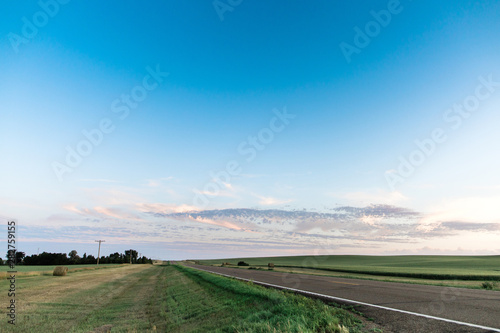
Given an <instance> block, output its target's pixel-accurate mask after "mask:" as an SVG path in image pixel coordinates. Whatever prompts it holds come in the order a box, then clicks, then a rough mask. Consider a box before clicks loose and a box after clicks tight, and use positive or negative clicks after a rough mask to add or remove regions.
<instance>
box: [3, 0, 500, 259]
mask: <svg viewBox="0 0 500 333" xmlns="http://www.w3.org/2000/svg"><path fill="white" fill-rule="evenodd" d="M1 6H2V8H1V9H2V11H1V12H2V13H4V14H3V17H2V20H1V21H0V35H1V36H2V42H1V44H0V57H1V59H2V61H1V62H0V74H1V80H0V101H1V102H0V116H1V118H0V153H1V156H2V157H3V163H2V164H1V165H0V175H1V176H2V177H1V183H2V186H1V187H0V216H2V219H4V220H5V219H12V218H14V219H17V220H18V222H19V224H20V226H21V229H20V233H19V237H20V249H21V250H25V251H26V252H27V253H28V254H30V253H36V252H37V251H49V252H55V251H60V252H66V253H67V252H69V251H70V250H72V249H76V250H77V251H78V252H79V253H80V252H81V253H83V252H87V253H93V252H96V248H97V247H96V246H95V244H94V239H105V240H106V243H105V246H104V247H103V251H104V253H107V252H115V251H123V250H124V249H128V248H130V247H132V248H136V249H138V251H139V252H141V253H143V254H145V255H148V256H151V257H155V258H175V259H181V258H202V257H205V258H206V257H228V256H244V255H248V256H251V255H255V256H259V255H288V254H310V253H325V254H326V253H328V254H336V253H339V254H341V253H342V254H344V253H352V254H358V253H360V254H394V253H409V254H416V253H423V254H427V253H432V254H452V253H458V254H476V253H481V254H492V253H498V251H499V250H500V249H499V247H498V236H499V230H500V215H499V210H498V202H499V200H500V195H499V191H500V176H499V175H498V172H497V170H498V169H499V167H500V158H499V157H498V156H500V155H499V154H498V152H499V148H498V147H499V146H498V144H497V143H498V142H500V140H499V139H500V134H499V133H500V132H499V131H498V125H499V121H500V116H499V113H498V109H499V107H500V103H499V100H500V91H499V90H500V84H499V83H498V82H500V73H499V60H498V54H500V44H499V43H498V42H497V41H498V38H499V31H500V20H498V13H499V12H500V11H499V10H500V4H499V3H498V2H496V1H482V2H481V3H477V2H473V1H440V2H438V3H436V2H431V1H409V0H401V1H394V0H391V1H359V2H357V3H356V4H350V3H339V2H330V1H318V2H317V3H315V4H311V3H310V2H306V1H292V2H290V1H274V2H272V3H265V4H264V3H255V2H250V1H245V0H243V1H239V2H238V1H233V2H229V1H227V0H221V1H218V2H217V1H214V2H211V1H205V2H202V1H197V2H189V3H187V2H183V1H169V2H162V3H160V2H155V3H150V4H143V3H139V2H132V1H125V2H119V1H110V2H107V3H106V4H101V3H97V2H94V3H92V2H90V3H89V2H85V3H80V2H76V1H67V2H64V1H60V2H59V1H56V0H47V1H43V0H42V1H41V2H39V3H36V2H32V3H30V4H27V3H19V2H14V1H10V2H4V3H2V5H1ZM360 31H361V32H360ZM346 45H348V47H350V48H351V49H350V50H353V49H355V50H356V51H355V52H350V53H349V52H348V53H347V54H346V51H345V50H346V49H345V47H346ZM84 133H87V135H85V134H84ZM89 137H90V139H89ZM92 140H93V141H92ZM68 152H70V153H68ZM71 152H74V153H71ZM75 154H78V156H76V157H75ZM68 155H72V157H68ZM68 161H69V162H68ZM71 162H72V163H73V164H72V165H69V164H71ZM228 165H229V167H228ZM228 168H229V169H231V172H232V173H230V172H229V169H228ZM217 175H219V178H220V179H215V178H214V177H216V176H217ZM299 211H300V212H302V213H301V214H298V213H296V212H299ZM395 212H397V213H395ZM266 214H267V215H266ZM321 214H327V215H321ZM328 214H329V215H328ZM2 223H3V222H2ZM4 224H5V223H4Z"/></svg>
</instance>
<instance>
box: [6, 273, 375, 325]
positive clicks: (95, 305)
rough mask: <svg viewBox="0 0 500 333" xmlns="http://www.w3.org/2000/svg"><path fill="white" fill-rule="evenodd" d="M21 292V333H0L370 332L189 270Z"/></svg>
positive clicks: (347, 318)
mask: <svg viewBox="0 0 500 333" xmlns="http://www.w3.org/2000/svg"><path fill="white" fill-rule="evenodd" d="M18 286H22V288H21V289H20V290H21V291H22V292H20V293H19V295H17V297H16V299H17V304H18V308H17V322H16V326H15V327H12V326H11V325H9V324H7V321H6V320H4V321H2V322H0V332H27V333H29V332H37V333H38V332H44V333H45V332H47V333H50V332H99V329H102V328H105V327H107V328H110V329H111V332H364V331H368V330H367V329H364V328H363V323H362V320H361V319H360V318H359V316H356V315H354V314H352V313H350V312H348V311H346V310H344V309H341V308H337V307H333V306H328V305H325V304H324V303H322V302H320V301H318V300H313V299H309V298H306V297H303V296H300V295H295V294H291V293H288V292H282V291H278V290H274V289H266V288H263V287H260V286H256V285H253V284H251V283H245V282H242V281H238V280H234V279H230V278H225V277H221V276H218V275H214V274H210V273H206V272H201V271H197V270H194V269H191V268H187V267H183V266H151V265H131V266H125V267H121V268H116V269H109V270H96V271H82V272H77V273H74V274H72V275H69V276H63V277H48V276H38V277H30V278H24V279H19V281H18ZM3 301H6V300H3ZM5 304H7V303H5Z"/></svg>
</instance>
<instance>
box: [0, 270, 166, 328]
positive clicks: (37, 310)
mask: <svg viewBox="0 0 500 333" xmlns="http://www.w3.org/2000/svg"><path fill="white" fill-rule="evenodd" d="M159 273H160V270H159V269H158V267H154V266H151V265H131V266H122V267H118V268H115V269H106V270H94V271H81V272H77V273H74V274H72V275H69V276H63V277H56V276H54V277H48V276H38V277H25V278H21V279H18V280H17V286H16V287H17V290H18V292H17V294H16V304H17V307H16V310H17V320H16V326H15V327H13V326H12V325H9V324H8V323H7V321H6V320H4V321H1V322H0V331H1V332H10V331H12V332H90V331H93V330H94V329H95V328H97V327H100V326H103V325H104V322H106V323H108V320H109V321H111V322H113V325H114V326H116V327H118V328H119V327H125V326H126V327H127V328H125V329H124V330H123V331H124V332H128V331H129V330H128V328H129V327H132V328H134V327H149V326H148V325H149V321H147V322H146V323H144V321H143V320H142V319H140V320H139V319H137V318H143V317H145V313H146V310H147V307H145V306H143V304H144V302H145V303H146V304H147V302H148V300H149V296H150V295H151V293H152V292H153V289H154V287H155V285H156V280H157V278H156V279H155V277H156V276H158V274H159ZM0 286H1V285H0ZM4 298H5V297H2V300H3V302H5V304H7V303H6V302H8V300H7V299H4ZM125 309H128V310H130V311H128V312H127V311H124V310H125ZM110 314H111V315H110ZM109 317H111V319H110V318H109ZM101 324H102V325H101ZM116 331H120V330H119V329H118V330H116Z"/></svg>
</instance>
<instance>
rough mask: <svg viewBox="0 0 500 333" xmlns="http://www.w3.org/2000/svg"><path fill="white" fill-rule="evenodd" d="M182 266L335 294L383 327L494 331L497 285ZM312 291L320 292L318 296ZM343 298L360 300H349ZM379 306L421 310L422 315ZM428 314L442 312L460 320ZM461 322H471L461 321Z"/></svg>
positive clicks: (498, 312) (499, 316) (499, 324)
mask: <svg viewBox="0 0 500 333" xmlns="http://www.w3.org/2000/svg"><path fill="white" fill-rule="evenodd" d="M188 266H190V267H193V268H198V269H202V270H206V271H211V272H214V273H220V274H226V275H230V276H234V277H239V278H244V279H249V280H253V281H254V282H256V283H257V282H263V283H267V284H272V285H276V286H282V287H287V288H293V289H298V290H302V291H306V292H313V293H318V294H321V295H327V296H333V297H337V298H341V299H344V301H342V300H338V299H337V300H335V302H336V303H344V304H352V305H354V306H355V308H356V309H357V310H358V311H360V312H362V313H364V314H365V315H366V316H367V317H370V318H373V319H374V321H375V322H376V323H378V324H380V325H382V326H384V327H385V328H386V332H454V333H455V332H464V333H465V332H471V333H472V332H474V333H476V332H478V333H484V332H500V292H497V291H489V290H479V289H477V290H475V289H463V288H450V287H438V286H427V285H416V284H405V283H394V282H381V281H371V280H358V279H344V278H333V277H326V276H314V275H306V274H291V273H281V272H272V271H263V270H248V269H238V268H228V267H215V266H204V265H191V264H190V265H188ZM478 283H479V282H478ZM316 296H317V295H316ZM318 297H319V298H322V297H321V296H318ZM347 300H351V301H355V302H361V303H365V304H359V303H352V302H349V301H347ZM367 304H369V305H367ZM370 305H375V306H378V307H374V306H370ZM385 308H389V309H397V310H402V311H406V312H411V313H418V314H423V315H426V316H428V317H422V316H417V315H413V314H409V313H402V312H397V311H393V310H388V309H385ZM429 317H433V318H434V317H435V318H442V319H445V320H452V321H457V322H460V323H464V324H458V323H452V322H447V321H443V320H439V319H433V318H429ZM467 323H468V324H471V325H466V324H467ZM474 325H476V326H474ZM477 326H481V327H485V328H479V327H477ZM488 328H491V329H488Z"/></svg>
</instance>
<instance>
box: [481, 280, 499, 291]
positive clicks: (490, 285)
mask: <svg viewBox="0 0 500 333" xmlns="http://www.w3.org/2000/svg"><path fill="white" fill-rule="evenodd" d="M496 286H497V284H496V282H483V284H481V287H482V288H483V289H487V290H493V289H494V288H495V287H496Z"/></svg>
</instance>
